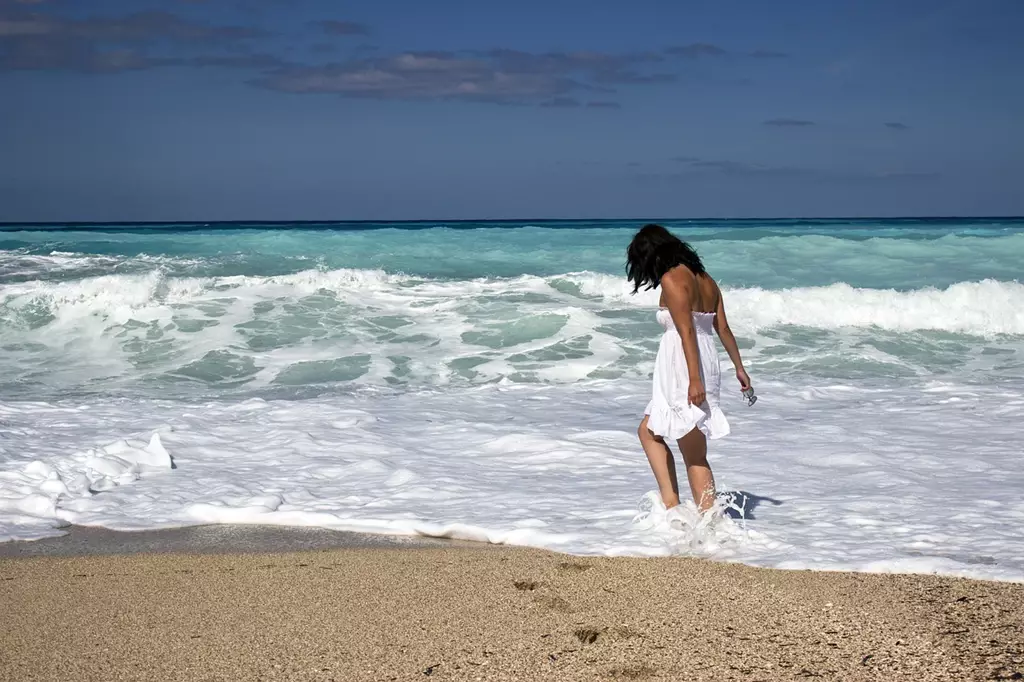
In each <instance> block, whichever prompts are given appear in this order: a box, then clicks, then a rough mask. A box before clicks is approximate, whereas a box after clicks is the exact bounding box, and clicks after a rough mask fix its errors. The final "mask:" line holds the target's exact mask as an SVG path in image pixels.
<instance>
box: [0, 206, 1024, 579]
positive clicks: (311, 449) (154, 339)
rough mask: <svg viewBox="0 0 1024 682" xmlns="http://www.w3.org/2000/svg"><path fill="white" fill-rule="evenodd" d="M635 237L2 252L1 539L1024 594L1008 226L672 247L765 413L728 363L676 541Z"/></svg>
mask: <svg viewBox="0 0 1024 682" xmlns="http://www.w3.org/2000/svg"><path fill="white" fill-rule="evenodd" d="M644 222H646V221H644V220H623V221H618V220H616V221H567V222H566V221H539V220H535V221H500V222H439V221H423V222H400V223H388V222H381V223H367V222H359V223H344V222H341V223H333V222H324V223H222V224H217V223H214V224H202V223H181V224H88V225H86V224H74V225H16V224H5V225H2V226H0V541H18V540H33V539H39V538H44V537H48V536H55V535H60V534H62V533H64V532H66V529H67V528H68V526H70V525H81V526H101V527H105V528H109V529H113V530H120V531H141V530H148V529H159V528H169V527H181V526H191V525H199V524H219V523H225V524H269V525H280V526H316V527H322V528H327V529H338V530H346V531H361V532H370V533H385V534H394V535H420V536H431V537H447V538H459V539H467V540H477V541H482V542H489V543H504V544H511V545H526V546H532V547H539V548H545V549H550V550H555V551H559V552H566V553H570V554H579V555H650V556H661V555H694V556H703V557H707V558H708V559H711V560H719V561H734V562H742V563H745V564H750V565H754V566H768V567H776V568H783V569H811V570H852V571H867V572H900V573H939V574H945V575H955V576H966V577H974V578H986V579H997V580H1013V581H1020V580H1024V529H1022V527H1024V495H1022V491H1024V284H1022V282H1021V277H1022V275H1024V219H1019V218H1018V219H995V218H986V219H961V218H957V219H863V220H669V221H662V224H665V225H666V226H667V227H669V229H671V230H672V231H673V232H674V233H675V234H677V235H678V236H680V237H682V238H684V239H686V240H687V241H689V242H690V243H691V244H693V246H694V247H695V248H696V249H697V251H698V252H699V253H700V255H701V257H702V258H703V259H704V261H705V264H706V265H707V267H708V270H709V271H710V272H711V274H712V275H713V276H714V277H715V278H716V279H717V280H718V281H719V283H720V284H721V286H722V288H723V291H724V300H725V306H726V310H727V312H728V318H729V321H730V323H731V325H732V327H733V330H734V331H735V333H736V335H737V337H738V339H739V344H740V348H741V349H742V353H743V357H744V361H745V364H746V365H747V369H748V371H749V373H750V375H751V378H752V380H753V383H754V386H755V388H756V390H757V395H758V397H759V400H758V401H757V402H756V404H754V405H753V406H750V405H748V404H747V402H746V401H745V400H744V399H743V397H742V396H741V394H740V391H739V384H738V383H737V382H735V381H734V380H733V379H732V377H731V374H732V372H731V365H730V364H729V360H728V357H727V356H726V355H725V354H724V352H723V353H722V363H723V373H724V376H725V377H726V379H725V381H724V386H723V391H724V393H723V396H722V404H723V409H724V410H725V412H726V414H727V417H728V419H729V420H730V422H731V425H732V433H731V434H730V436H729V437H727V438H724V439H721V440H716V441H712V442H711V443H710V455H709V457H710V461H711V463H712V466H713V467H714V471H715V476H716V479H717V482H718V487H719V489H720V491H721V493H722V497H721V504H720V508H719V510H718V512H717V514H716V515H715V516H714V517H713V518H712V517H709V519H710V520H700V522H697V521H694V522H693V524H691V525H687V524H684V525H682V526H678V525H673V526H667V525H665V524H660V523H651V522H650V521H651V515H652V514H655V515H656V512H657V509H655V510H653V511H646V512H645V511H644V509H645V504H644V499H645V494H646V493H648V491H650V490H652V489H653V488H654V480H653V476H652V474H651V473H650V470H649V468H648V465H647V462H646V459H645V457H644V454H643V451H642V450H641V448H640V445H639V442H638V440H637V435H636V430H637V425H638V423H639V421H640V419H641V417H642V412H643V409H644V407H645V405H646V403H647V401H648V399H649V397H650V390H651V387H650V374H651V370H652V367H653V362H654V356H655V352H656V348H657V344H658V341H659V335H660V333H661V328H660V326H659V325H658V324H657V323H656V321H655V318H654V315H655V310H656V306H657V293H658V292H657V291H647V292H640V293H638V294H636V295H633V294H631V293H630V288H629V287H628V286H627V283H626V280H625V276H624V263H625V249H626V245H627V244H628V243H629V240H630V238H631V237H632V236H633V234H634V233H635V231H636V229H637V228H639V227H640V226H641V225H642V224H643V223H644ZM647 506H648V507H649V506H650V505H649V504H648V505H647ZM638 512H639V516H638Z"/></svg>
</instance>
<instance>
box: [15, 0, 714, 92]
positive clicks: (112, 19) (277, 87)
mask: <svg viewBox="0 0 1024 682" xmlns="http://www.w3.org/2000/svg"><path fill="white" fill-rule="evenodd" d="M44 1H45V0H0V71H11V70H65V71H77V72H83V73H116V72H119V71H130V70H140V69H150V68H169V67H179V68H183V67H190V68H231V69H239V70H249V71H253V72H254V74H253V76H252V77H251V78H250V79H249V80H248V82H249V83H250V84H252V85H254V86H256V87H260V88H264V89H268V90H273V91H277V92H286V93H300V94H317V93H319V94H333V95H338V96H343V97H363V98H376V99H393V100H457V101H467V102H490V103H497V104H515V105H523V104H526V105H543V106H546V107H553V108H559V107H562V108H569V107H577V108H578V107H582V108H590V109H616V108H620V107H621V104H620V103H619V102H618V101H617V100H618V99H619V98H618V97H617V96H615V95H616V94H617V93H618V92H619V91H620V90H621V89H625V88H630V87H643V86H656V85H659V84H665V83H672V82H675V81H677V80H678V79H679V76H680V74H679V73H677V71H680V70H681V69H682V68H683V67H682V66H681V64H680V58H683V59H688V60H694V59H698V58H713V57H720V56H723V55H726V54H728V53H727V52H726V50H725V49H724V48H722V47H720V46H718V45H713V44H711V43H692V44H688V45H678V46H674V47H669V48H666V49H652V50H649V51H634V52H611V51H600V50H580V51H547V52H531V51H525V50H515V49H506V48H494V49H489V50H474V51H402V52H398V53H392V54H388V55H379V56H378V55H377V54H376V53H372V52H368V51H367V50H366V49H359V48H356V49H352V50H347V51H346V52H345V54H346V57H345V58H344V59H339V58H335V59H334V60H331V59H330V58H329V57H328V56H326V55H327V53H329V52H332V51H333V50H334V49H335V48H334V47H333V46H334V45H335V44H336V43H337V42H338V41H333V40H326V39H325V38H324V37H321V38H320V40H319V42H317V41H315V40H314V41H311V42H312V43H313V44H311V45H310V46H308V47H307V48H306V49H304V50H302V51H301V52H300V53H296V52H293V53H290V54H292V56H291V57H288V58H285V57H283V56H281V55H282V54H284V53H280V52H276V51H275V50H274V49H273V48H274V46H273V42H272V41H269V40H263V39H267V38H271V37H273V34H272V33H270V32H267V31H264V30H262V29H260V28H258V27H256V26H242V25H219V24H211V23H203V22H200V21H195V20H193V19H191V18H186V17H185V16H180V15H178V14H174V13H172V12H167V11H141V12H134V13H130V14H126V15H122V16H91V17H85V18H83V17H81V16H75V17H71V16H65V15H63V14H59V13H54V12H53V11H48V10H46V11H44V10H39V9H37V8H34V7H30V6H29V5H34V4H38V3H40V2H44ZM188 1H191V2H195V3H197V4H200V3H201V4H206V5H209V4H212V0H209V1H207V0H182V2H188ZM270 1H271V0H260V2H258V3H257V2H255V0H253V3H252V6H253V7H255V6H259V5H262V4H265V3H267V2H270ZM274 1H275V2H283V1H284V0H274ZM309 25H310V26H312V27H313V28H315V29H316V30H317V31H318V32H319V33H320V34H321V36H328V37H344V36H365V35H368V34H369V33H371V29H370V27H368V26H367V25H365V24H362V23H359V22H356V21H344V20H338V19H323V20H319V21H314V22H310V24H309ZM297 54H302V55H304V57H305V58H302V59H300V58H299V57H297V56H295V55H297ZM325 62H326V63H325ZM570 102H574V103H575V104H571V103H570Z"/></svg>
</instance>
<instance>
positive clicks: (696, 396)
mask: <svg viewBox="0 0 1024 682" xmlns="http://www.w3.org/2000/svg"><path fill="white" fill-rule="evenodd" d="M705 400H707V395H705V393H704V383H703V382H702V381H701V380H700V379H690V388H689V389H688V390H687V391H686V402H687V403H688V404H690V405H696V406H698V407H700V406H701V405H703V404H704V401H705Z"/></svg>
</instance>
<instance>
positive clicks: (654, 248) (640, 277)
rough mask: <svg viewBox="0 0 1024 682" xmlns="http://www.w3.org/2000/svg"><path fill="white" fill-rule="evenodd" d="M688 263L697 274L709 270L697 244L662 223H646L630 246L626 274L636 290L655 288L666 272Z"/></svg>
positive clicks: (627, 253) (691, 270) (627, 250)
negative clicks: (690, 242)
mask: <svg viewBox="0 0 1024 682" xmlns="http://www.w3.org/2000/svg"><path fill="white" fill-rule="evenodd" d="M677 265H685V266H686V267H688V268H689V269H690V272H692V273H693V274H694V275H704V274H707V270H705V269H704V263H702V262H701V260H700V256H698V255H697V252H696V251H694V250H693V247H692V246H690V245H689V244H687V243H686V242H684V241H683V240H682V239H680V238H679V237H677V236H675V235H674V234H672V233H671V232H669V231H668V230H666V229H665V228H664V227H662V226H661V225H654V224H649V225H644V226H643V227H641V228H640V231H639V232H637V233H636V236H634V237H633V241H631V242H630V243H629V247H627V248H626V277H627V278H628V279H629V281H630V282H631V283H632V284H633V293H634V294H635V293H636V292H638V291H640V288H641V287H643V288H644V289H655V288H657V287H658V285H660V284H661V278H662V277H663V276H664V275H665V273H666V272H668V271H669V270H671V269H672V268H674V267H676V266H677Z"/></svg>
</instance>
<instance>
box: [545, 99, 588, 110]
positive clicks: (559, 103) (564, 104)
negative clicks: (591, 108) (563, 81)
mask: <svg viewBox="0 0 1024 682" xmlns="http://www.w3.org/2000/svg"><path fill="white" fill-rule="evenodd" d="M540 105H541V106H542V107H551V108H555V109H575V108H577V107H581V106H583V103H582V102H580V101H579V100H578V99H576V98H575V97H556V98H554V99H550V100H548V101H546V102H541V103H540Z"/></svg>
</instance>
